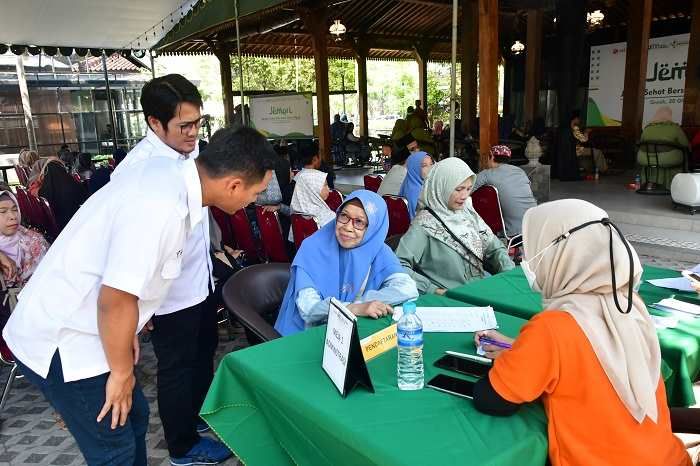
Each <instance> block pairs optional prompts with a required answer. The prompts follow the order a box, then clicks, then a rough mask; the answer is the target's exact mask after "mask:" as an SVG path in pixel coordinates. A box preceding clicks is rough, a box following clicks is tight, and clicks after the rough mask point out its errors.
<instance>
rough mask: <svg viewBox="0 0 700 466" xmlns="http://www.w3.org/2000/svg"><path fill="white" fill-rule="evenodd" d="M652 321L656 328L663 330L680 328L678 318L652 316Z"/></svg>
mask: <svg viewBox="0 0 700 466" xmlns="http://www.w3.org/2000/svg"><path fill="white" fill-rule="evenodd" d="M651 320H653V321H654V327H656V328H658V329H663V328H676V327H677V326H678V321H679V318H678V317H674V316H670V317H660V316H651Z"/></svg>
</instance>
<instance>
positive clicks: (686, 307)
mask: <svg viewBox="0 0 700 466" xmlns="http://www.w3.org/2000/svg"><path fill="white" fill-rule="evenodd" d="M654 307H656V308H657V309H663V310H667V309H669V310H671V311H678V312H682V313H684V314H689V315H692V316H695V317H700V306H698V305H697V304H691V303H686V302H685V301H680V300H678V299H673V298H667V299H662V300H661V301H659V302H658V303H656V304H654Z"/></svg>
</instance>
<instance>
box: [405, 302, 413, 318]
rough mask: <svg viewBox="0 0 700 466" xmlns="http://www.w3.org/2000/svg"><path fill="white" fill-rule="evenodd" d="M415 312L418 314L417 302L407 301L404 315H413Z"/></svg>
mask: <svg viewBox="0 0 700 466" xmlns="http://www.w3.org/2000/svg"><path fill="white" fill-rule="evenodd" d="M414 312H416V302H415V301H406V302H405V303H403V313H404V315H406V314H413V313H414Z"/></svg>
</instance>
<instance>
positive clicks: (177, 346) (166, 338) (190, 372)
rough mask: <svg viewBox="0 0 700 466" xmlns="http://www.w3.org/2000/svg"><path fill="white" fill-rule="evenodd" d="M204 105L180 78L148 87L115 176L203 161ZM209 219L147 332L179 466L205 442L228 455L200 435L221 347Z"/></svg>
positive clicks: (213, 458) (212, 459)
mask: <svg viewBox="0 0 700 466" xmlns="http://www.w3.org/2000/svg"><path fill="white" fill-rule="evenodd" d="M201 107H202V98H201V96H200V94H199V91H198V90H197V87H196V86H195V85H194V84H192V83H191V82H190V81H188V80H187V79H186V78H185V77H183V76H181V75H178V74H169V75H165V76H160V77H158V78H155V79H153V80H151V81H149V82H148V83H146V85H145V86H144V87H143V89H142V91H141V108H142V109H143V113H144V116H145V117H146V121H147V123H148V130H147V132H146V137H145V138H144V139H143V140H142V141H141V142H139V143H138V144H137V145H136V146H135V147H134V148H133V149H132V150H131V151H130V152H129V154H128V155H127V156H126V158H125V159H124V161H123V162H122V163H120V164H119V165H118V166H117V167H116V168H115V170H114V173H113V174H112V179H116V178H118V177H120V176H122V175H123V174H124V173H127V172H128V171H130V170H131V169H132V168H133V167H138V166H139V165H140V164H141V163H143V161H145V160H148V159H151V158H154V157H166V158H169V159H171V160H184V159H196V158H197V157H198V155H199V150H198V144H197V139H198V134H199V128H200V127H201V124H202V115H201V113H200V109H201ZM202 219H203V221H202V222H200V223H199V224H198V225H197V226H196V227H195V229H194V231H193V232H192V234H191V235H190V236H189V237H188V239H187V243H186V244H185V248H184V250H183V259H182V273H181V274H180V276H179V277H178V278H176V279H175V280H174V281H173V283H172V286H171V287H170V291H169V292H168V295H167V297H166V298H165V300H164V301H163V303H162V304H161V306H160V308H158V310H156V312H155V316H154V317H153V320H152V325H150V324H149V325H148V327H147V328H150V329H152V339H151V341H152V343H153V349H154V351H155V354H156V358H157V360H158V374H157V378H156V380H157V388H158V414H159V415H160V419H161V421H162V423H163V433H164V435H165V441H166V443H167V444H168V452H169V454H170V460H171V462H172V463H173V464H174V465H179V464H191V463H192V461H193V460H192V457H193V456H196V453H197V451H199V450H201V448H200V447H201V446H202V445H200V443H202V442H203V445H204V446H205V447H208V448H207V449H208V450H212V449H214V450H216V451H214V452H212V453H211V454H210V455H209V457H208V460H209V461H208V462H209V463H210V464H216V462H218V460H221V459H225V458H224V457H225V456H227V454H228V453H229V450H228V448H227V447H226V446H225V445H224V444H223V443H221V442H216V443H215V444H213V445H212V444H211V439H202V438H201V437H200V436H199V433H198V431H199V432H203V431H205V430H208V427H207V425H206V424H205V423H203V422H202V421H201V420H200V419H199V410H200V408H201V406H202V403H203V402H204V398H205V396H206V394H207V391H208V390H209V385H211V381H212V379H213V377H214V354H215V352H216V347H217V345H218V328H217V318H216V308H215V306H214V304H215V303H214V302H213V297H211V298H210V296H211V295H210V291H213V289H214V279H213V277H212V271H213V267H212V263H211V259H210V254H209V250H210V240H209V209H207V208H206V207H204V208H203V212H202ZM198 425H199V427H198ZM217 451H218V452H219V453H217Z"/></svg>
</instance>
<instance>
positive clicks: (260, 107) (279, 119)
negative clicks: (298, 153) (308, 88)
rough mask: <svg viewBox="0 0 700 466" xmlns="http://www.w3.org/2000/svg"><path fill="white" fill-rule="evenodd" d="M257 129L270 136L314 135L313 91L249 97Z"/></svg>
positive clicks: (298, 136)
mask: <svg viewBox="0 0 700 466" xmlns="http://www.w3.org/2000/svg"><path fill="white" fill-rule="evenodd" d="M250 119H251V122H252V125H253V127H254V128H256V129H257V130H258V131H260V132H261V133H262V134H263V135H265V137H268V138H285V139H295V138H296V139H298V138H309V137H313V134H314V118H313V111H312V103H311V94H279V95H261V96H254V97H251V98H250Z"/></svg>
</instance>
